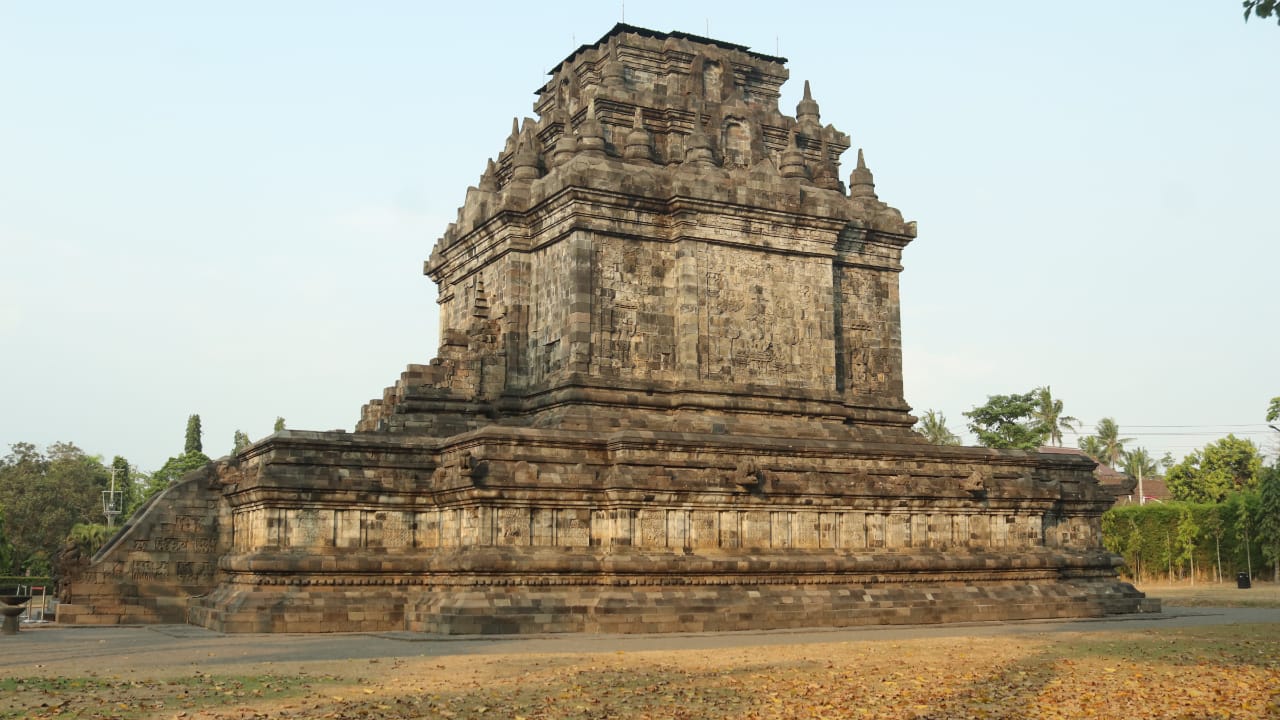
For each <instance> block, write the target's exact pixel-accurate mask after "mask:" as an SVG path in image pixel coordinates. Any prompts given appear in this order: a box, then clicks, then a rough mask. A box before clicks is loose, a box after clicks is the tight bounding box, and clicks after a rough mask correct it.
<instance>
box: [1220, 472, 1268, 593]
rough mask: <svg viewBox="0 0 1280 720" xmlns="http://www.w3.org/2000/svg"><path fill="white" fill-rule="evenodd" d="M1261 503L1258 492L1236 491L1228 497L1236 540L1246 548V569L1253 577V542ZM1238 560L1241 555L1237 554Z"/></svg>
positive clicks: (1227, 504) (1228, 506)
mask: <svg viewBox="0 0 1280 720" xmlns="http://www.w3.org/2000/svg"><path fill="white" fill-rule="evenodd" d="M1260 505H1261V503H1260V502H1259V497H1258V493H1253V492H1242V493H1235V494H1234V495H1232V496H1231V497H1229V498H1227V502H1226V506H1227V508H1228V509H1229V510H1230V512H1231V514H1232V516H1233V517H1234V518H1235V532H1234V533H1233V534H1234V535H1235V539H1236V542H1238V543H1239V544H1240V546H1241V547H1243V548H1244V562H1245V569H1246V570H1247V571H1248V573H1249V577H1253V543H1254V541H1255V540H1256V535H1255V532H1254V526H1255V525H1256V524H1257V522H1258V515H1259V513H1260V512H1261V508H1260ZM1236 559H1237V562H1238V561H1239V556H1238V555H1237V558H1236Z"/></svg>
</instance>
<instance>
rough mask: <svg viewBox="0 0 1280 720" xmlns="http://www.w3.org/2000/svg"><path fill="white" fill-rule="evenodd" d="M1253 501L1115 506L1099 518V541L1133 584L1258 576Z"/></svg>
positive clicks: (1246, 497)
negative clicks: (1120, 563) (1121, 564)
mask: <svg viewBox="0 0 1280 720" xmlns="http://www.w3.org/2000/svg"><path fill="white" fill-rule="evenodd" d="M1258 502H1259V501H1258V496H1257V494H1256V493H1239V494H1236V495H1233V496H1231V497H1229V498H1228V499H1227V500H1226V501H1225V502H1221V503H1212V504H1210V503H1183V502H1168V503H1149V504H1146V505H1121V506H1119V507H1115V508H1112V509H1111V510H1108V511H1107V513H1106V514H1105V515H1103V516H1102V542H1103V544H1104V545H1105V546H1106V548H1107V549H1108V550H1110V551H1111V552H1114V553H1116V554H1117V555H1120V556H1121V557H1123V558H1124V561H1125V573H1126V574H1127V575H1128V576H1129V577H1130V578H1132V579H1134V580H1136V581H1146V580H1156V579H1161V580H1170V581H1172V580H1175V579H1185V578H1190V577H1194V578H1195V579H1198V580H1219V581H1226V580H1231V579H1233V578H1234V577H1235V575H1236V573H1239V572H1248V573H1250V575H1260V574H1261V572H1262V569H1263V567H1264V563H1265V561H1264V560H1263V558H1262V549H1261V544H1260V543H1259V542H1258V528H1257V525H1258V513H1259V506H1258ZM1267 565H1268V566H1269V563H1267Z"/></svg>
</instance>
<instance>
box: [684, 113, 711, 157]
mask: <svg viewBox="0 0 1280 720" xmlns="http://www.w3.org/2000/svg"><path fill="white" fill-rule="evenodd" d="M684 161H685V162H686V163H691V164H693V165H694V166H696V167H715V164H716V155H715V151H714V150H712V148H711V138H710V137H707V133H706V131H705V130H703V128H702V114H701V113H697V114H696V115H695V117H694V119H693V132H692V133H690V134H689V137H688V139H686V140H685V143H684Z"/></svg>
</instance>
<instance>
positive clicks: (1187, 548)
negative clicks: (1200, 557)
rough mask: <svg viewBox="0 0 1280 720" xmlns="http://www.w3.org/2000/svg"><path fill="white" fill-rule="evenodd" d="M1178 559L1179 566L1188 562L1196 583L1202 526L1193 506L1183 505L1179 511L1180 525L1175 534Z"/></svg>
mask: <svg viewBox="0 0 1280 720" xmlns="http://www.w3.org/2000/svg"><path fill="white" fill-rule="evenodd" d="M1175 538H1176V539H1175V541H1174V542H1175V548H1176V549H1177V556H1176V558H1175V559H1176V560H1177V562H1178V565H1179V567H1181V565H1182V563H1184V562H1185V563H1187V564H1188V567H1189V569H1190V572H1189V575H1190V576H1191V584H1192V585H1195V584H1196V556H1195V551H1196V541H1197V540H1199V539H1200V526H1199V525H1198V524H1196V519H1195V515H1194V514H1192V512H1191V508H1190V507H1188V506H1186V505H1183V506H1182V508H1181V509H1180V510H1179V513H1178V527H1177V530H1176V535H1175Z"/></svg>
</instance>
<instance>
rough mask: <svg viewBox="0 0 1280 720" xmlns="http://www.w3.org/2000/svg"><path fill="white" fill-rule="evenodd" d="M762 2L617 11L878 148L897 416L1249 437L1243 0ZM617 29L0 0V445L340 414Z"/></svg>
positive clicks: (1253, 62)
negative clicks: (526, 125)
mask: <svg viewBox="0 0 1280 720" xmlns="http://www.w3.org/2000/svg"><path fill="white" fill-rule="evenodd" d="M784 7H791V6H780V5H778V4H777V3H749V2H642V1H640V0H632V1H631V2H628V3H626V21H627V22H628V23H631V24H635V25H642V26H645V27H650V28H653V29H656V30H663V31H668V30H681V31H684V32H691V33H697V34H705V33H706V32H707V31H708V28H709V31H710V34H711V35H712V36H713V37H716V38H719V39H723V40H726V41H729V42H734V43H740V44H744V45H749V46H751V47H752V48H754V49H756V50H759V51H761V52H766V53H770V54H773V53H775V52H776V53H780V54H781V55H783V56H786V57H787V58H789V59H790V63H789V67H790V69H791V73H792V75H791V77H792V79H791V81H790V82H789V83H788V84H787V86H786V87H785V88H784V95H783V102H782V105H783V107H784V109H785V110H786V111H787V112H789V113H790V112H794V107H795V103H796V101H797V100H798V99H799V94H800V91H801V88H802V85H803V81H804V80H805V79H808V80H810V81H811V82H812V86H813V91H814V96H815V98H816V99H817V100H818V102H819V103H820V104H821V108H822V119H823V122H824V123H826V122H829V123H833V124H835V125H836V126H837V127H838V128H840V129H841V130H843V131H845V132H847V133H849V134H850V135H851V136H852V138H853V141H854V144H855V146H860V147H863V148H865V150H866V157H867V161H868V164H869V165H870V167H871V169H872V170H873V171H874V172H875V175H876V182H877V189H878V190H879V193H880V196H881V198H882V199H884V200H886V201H888V202H889V203H891V204H893V205H895V206H897V207H898V208H900V209H901V210H902V211H903V213H904V215H905V216H906V217H907V218H909V219H915V220H918V221H919V224H920V236H919V239H918V240H917V241H916V242H915V243H913V244H912V245H911V246H910V247H909V248H908V249H907V252H906V256H905V265H906V272H905V273H904V274H903V275H902V304H903V342H904V346H905V353H904V354H905V364H906V394H907V400H908V401H909V402H910V403H911V404H912V405H913V406H915V407H916V408H917V410H918V411H919V412H923V411H924V410H925V409H928V408H935V409H938V410H941V411H943V412H944V413H945V414H946V415H947V418H948V420H949V421H950V424H951V426H952V428H953V429H954V430H957V431H960V430H962V429H963V417H962V416H961V412H962V411H964V410H966V409H968V408H970V407H972V406H973V405H975V404H979V403H981V402H983V401H984V400H985V398H986V396H987V395H989V394H993V393H1009V392H1018V391H1024V390H1027V389H1030V388H1032V387H1034V386H1036V385H1041V384H1049V385H1051V386H1052V388H1053V390H1054V393H1055V394H1056V395H1058V396H1059V397H1061V398H1062V399H1063V400H1064V401H1065V402H1066V410H1067V412H1068V413H1070V414H1072V415H1075V416H1077V417H1079V418H1081V419H1082V420H1085V421H1086V422H1087V423H1093V422H1096V421H1097V420H1098V419H1100V418H1102V417H1105V416H1112V417H1115V418H1116V420H1117V421H1118V422H1119V423H1120V426H1121V428H1122V430H1125V431H1126V432H1125V435H1129V436H1133V437H1135V438H1137V442H1136V443H1135V444H1142V445H1145V446H1147V447H1148V448H1149V449H1151V450H1152V451H1153V453H1154V454H1155V455H1157V456H1159V455H1160V454H1161V453H1163V452H1164V451H1165V450H1166V449H1168V450H1172V451H1173V452H1174V453H1175V454H1176V455H1178V456H1179V457H1180V456H1181V455H1182V454H1184V453H1185V452H1187V451H1188V450H1190V449H1192V448H1193V447H1196V446H1198V445H1201V444H1203V442H1205V441H1206V440H1210V439H1213V438H1216V437H1218V436H1221V435H1223V434H1225V433H1226V432H1227V431H1229V430H1235V431H1237V432H1238V433H1247V434H1249V436H1251V437H1253V438H1254V439H1257V440H1260V441H1262V440H1268V438H1267V436H1266V434H1265V433H1264V432H1263V429H1264V426H1263V425H1262V420H1263V413H1264V411H1265V408H1266V404H1267V400H1268V399H1269V398H1270V397H1272V396H1274V395H1280V372H1277V370H1276V368H1277V358H1280V339H1278V333H1277V327H1276V326H1277V322H1276V320H1277V317H1278V315H1280V312H1278V311H1277V299H1276V291H1275V287H1276V283H1275V280H1274V278H1275V277H1276V273H1277V268H1280V223H1278V222H1277V219H1276V215H1277V210H1276V203H1275V197H1276V169H1277V168H1280V136H1277V134H1276V132H1275V128H1276V127H1280V93H1277V92H1276V90H1275V87H1274V85H1275V83H1274V72H1275V68H1276V67H1280V28H1277V27H1276V25H1275V23H1274V22H1258V21H1254V22H1251V23H1248V24H1246V23H1244V22H1243V20H1242V18H1241V12H1240V8H1239V2H1237V1H1236V0H1222V1H1221V2H1173V3H1169V2H1164V3H1157V4H1151V3H1145V4H1138V3H1111V2H1081V3H1066V4H1064V3H1056V4H1045V3H1028V2H1025V1H1023V2H1010V3H981V2H979V3H952V2H914V3H887V2H882V3H865V2H842V3H829V4H827V3H808V4H803V5H795V6H794V7H791V10H790V11H785V12H784V11H783V10H782V8H784ZM620 19H621V3H613V2H561V3H551V4H541V5H539V4H534V3H493V2H490V3H470V4H455V5H453V6H451V7H449V9H446V10H441V9H439V8H438V6H437V5H436V4H434V3H425V2H382V3H338V2H315V1H309V2H272V3H250V2H222V3H216V4H208V5H206V6H204V7H202V8H193V6H191V5H190V4H179V3H162V2H155V3H140V2H133V3H130V2H122V3H96V2H80V3H72V2H68V3H42V2H28V3H17V2H0V452H3V451H5V450H7V446H8V445H9V444H10V443H13V442H17V441H31V442H36V443H38V444H41V445H44V444H47V443H49V442H52V441H55V440H70V441H74V442H76V443H77V444H79V445H80V446H81V447H83V448H85V449H86V450H88V451H89V452H92V453H99V454H102V455H104V456H106V457H107V458H108V459H109V458H110V456H111V455H114V454H122V455H124V456H126V457H127V458H128V459H129V460H130V461H132V462H133V463H135V464H136V465H138V466H140V467H141V468H142V469H145V470H153V469H155V468H157V467H158V466H159V465H160V464H162V463H163V462H164V460H165V458H167V457H168V456H170V455H173V454H176V453H178V452H180V451H181V447H182V436H183V427H184V424H185V421H186V418H187V415H188V414H189V413H193V412H198V413H200V415H201V417H202V419H203V421H204V428H205V450H206V452H208V454H210V455H212V456H218V455H222V454H225V453H226V452H227V450H228V449H229V448H230V446H231V442H232V434H233V432H234V431H235V430H236V429H243V430H244V431H246V432H248V433H249V435H250V436H252V437H254V438H257V437H261V436H263V435H265V434H267V433H269V432H270V429H271V424H272V421H273V420H274V419H275V417H276V416H277V415H282V416H284V417H285V418H286V419H287V420H288V423H289V426H290V427H293V428H301V429H318V430H326V429H333V428H347V429H350V428H351V427H352V426H353V424H354V422H355V420H356V418H357V417H358V414H359V409H360V406H361V404H362V403H364V402H366V401H367V400H369V399H370V398H374V397H378V396H380V395H381V391H382V388H383V387H384V386H386V385H388V384H390V383H392V382H393V381H394V380H395V378H396V377H397V376H398V374H399V373H400V371H401V370H402V369H403V368H404V366H405V365H406V364H408V363H411V362H425V361H426V360H428V359H430V358H431V357H432V356H433V355H434V354H435V349H436V338H437V328H436V320H437V314H436V306H435V304H434V297H435V291H434V287H433V286H432V284H431V283H430V281H428V280H427V279H426V278H424V277H423V276H422V275H421V267H422V260H424V259H425V258H426V257H427V255H428V254H429V253H430V250H431V246H432V244H433V243H434V242H435V238H436V237H438V235H439V234H440V233H441V232H442V231H443V229H444V227H445V225H446V224H447V223H448V222H449V221H451V220H452V219H453V216H454V212H455V208H456V207H457V206H458V205H459V204H460V203H461V202H462V199H463V196H464V191H465V188H466V186H467V185H469V184H473V183H474V182H475V181H476V179H477V178H478V176H479V174H480V172H481V170H482V169H483V168H484V165H485V160H486V159H487V158H489V157H491V156H493V155H495V154H496V153H497V152H498V151H499V150H500V149H501V148H502V145H503V142H504V141H505V139H506V135H507V132H508V131H509V129H510V126H511V118H512V116H513V115H517V114H518V115H521V116H524V115H531V114H532V109H531V103H532V100H533V94H532V93H533V91H534V90H535V89H536V88H537V87H539V86H540V85H541V84H542V83H543V81H544V79H545V76H544V74H545V72H546V71H547V70H548V69H549V68H551V67H552V66H553V65H555V64H556V63H557V62H558V61H559V60H561V59H562V58H563V57H565V56H566V55H567V54H569V52H571V51H572V50H573V49H574V48H575V47H577V45H580V44H583V43H587V42H592V41H594V40H596V39H597V38H599V37H600V36H601V35H603V34H604V33H605V32H607V31H608V29H609V28H610V27H611V26H612V25H613V24H614V23H615V22H617V21H618V20H620ZM852 160H853V156H852V153H850V155H849V156H847V157H846V158H845V161H846V165H845V172H846V173H847V171H848V170H849V169H850V168H851V167H852ZM1155 425H1182V426H1192V427H1190V428H1185V429H1179V428H1163V429H1161V428H1154V427H1140V426H1155ZM1226 426H1240V427H1226ZM1184 431H1185V432H1198V433H1201V434H1197V435H1168V434H1156V433H1176V432H1184ZM1069 442H1070V443H1071V444H1074V438H1069ZM1268 442H1269V441H1268Z"/></svg>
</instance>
